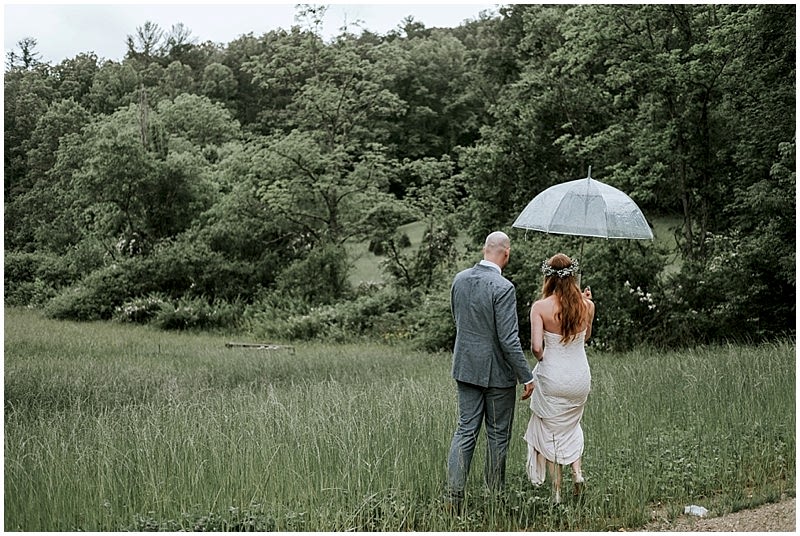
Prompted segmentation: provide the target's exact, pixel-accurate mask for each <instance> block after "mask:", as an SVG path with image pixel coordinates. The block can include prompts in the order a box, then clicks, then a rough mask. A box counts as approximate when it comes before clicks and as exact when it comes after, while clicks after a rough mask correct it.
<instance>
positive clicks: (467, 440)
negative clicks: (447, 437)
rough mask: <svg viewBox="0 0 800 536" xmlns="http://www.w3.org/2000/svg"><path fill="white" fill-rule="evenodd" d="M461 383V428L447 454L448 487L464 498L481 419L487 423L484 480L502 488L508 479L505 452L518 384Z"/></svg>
mask: <svg viewBox="0 0 800 536" xmlns="http://www.w3.org/2000/svg"><path fill="white" fill-rule="evenodd" d="M456 383H457V384H458V427H457V428H456V431H455V434H453V441H452V442H451V444H450V453H449V455H448V457H447V487H448V493H449V495H450V497H451V498H453V499H456V500H459V499H463V497H464V488H465V487H466V483H467V475H468V474H469V467H470V464H471V463H472V454H473V452H474V451H475V444H476V443H477V441H478V434H479V433H480V430H481V424H482V421H485V422H486V438H487V453H486V465H485V467H484V480H485V482H486V485H487V486H488V487H489V489H492V490H501V489H502V488H503V487H504V485H505V479H506V453H507V452H508V444H509V440H510V438H511V425H512V424H513V421H514V405H515V403H516V396H517V395H516V388H515V387H480V386H478V385H472V384H469V383H465V382H456Z"/></svg>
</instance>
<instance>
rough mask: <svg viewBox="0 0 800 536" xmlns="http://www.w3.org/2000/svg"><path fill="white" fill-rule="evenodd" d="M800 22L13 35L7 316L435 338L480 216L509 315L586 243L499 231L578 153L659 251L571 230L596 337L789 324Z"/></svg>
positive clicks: (601, 340) (545, 20) (659, 14)
mask: <svg viewBox="0 0 800 536" xmlns="http://www.w3.org/2000/svg"><path fill="white" fill-rule="evenodd" d="M795 9H796V8H795V6H793V5H741V6H740V5H713V4H703V5H577V6H562V5H528V4H514V5H509V6H504V7H501V8H499V11H498V13H497V14H488V13H487V14H484V15H483V16H481V17H479V18H478V20H475V21H469V22H465V23H464V24H462V25H461V26H459V27H457V28H437V29H433V28H425V27H424V25H422V24H420V23H418V22H415V21H413V20H411V19H406V20H405V21H403V22H402V24H401V25H400V26H399V27H398V29H397V30H396V31H392V32H389V33H388V34H386V35H376V34H373V33H371V32H369V31H364V32H362V33H359V34H354V33H351V32H347V31H343V32H342V33H341V34H340V35H339V36H337V37H335V38H334V39H332V40H330V41H329V42H325V41H323V40H322V38H321V37H320V35H319V34H318V33H317V30H318V28H319V22H320V21H321V20H322V19H323V18H324V17H325V8H324V7H313V6H300V7H299V10H298V18H297V21H298V23H297V25H296V26H295V27H293V28H291V29H289V30H275V31H270V32H267V33H265V34H263V35H259V36H256V35H253V34H248V35H243V36H241V37H240V38H238V39H236V40H234V41H232V42H230V43H227V44H212V43H209V42H205V43H198V42H197V40H196V39H194V38H193V37H192V36H191V31H190V29H188V28H185V27H183V26H181V25H178V26H176V27H174V28H172V29H171V30H170V31H168V32H165V31H163V30H162V29H160V28H159V27H158V26H157V25H155V24H152V23H150V22H145V23H144V24H143V25H142V26H141V27H139V28H137V31H136V32H135V34H134V35H130V36H127V37H128V39H127V44H128V50H127V54H126V55H125V57H124V59H123V60H121V61H104V60H102V59H100V58H97V57H96V56H94V55H93V54H91V53H86V54H80V55H78V56H76V57H75V58H71V59H67V60H65V61H63V62H61V63H60V64H58V65H50V64H46V63H42V62H40V61H38V60H37V53H36V48H35V47H36V42H35V40H32V39H26V40H23V41H22V42H20V43H19V44H18V50H17V49H14V50H13V51H11V52H10V53H9V55H8V58H7V63H6V70H5V73H4V88H5V92H4V99H5V108H4V114H5V115H4V118H5V123H4V124H5V132H4V134H5V154H4V172H5V188H4V200H5V215H4V221H5V248H6V250H5V289H4V290H5V303H6V304H7V305H21V306H31V307H36V308H42V309H43V310H44V311H46V312H47V313H48V314H49V315H50V316H52V317H53V318H65V319H79V320H94V319H111V318H116V319H118V320H121V321H126V322H129V321H134V322H145V321H147V322H152V323H154V324H155V325H159V326H162V327H165V328H169V329H190V328H197V329H208V328H213V329H224V330H245V331H247V332H248V333H252V334H254V335H264V336H270V337H273V336H276V337H292V338H295V337H297V338H300V339H309V338H322V339H327V338H330V337H333V338H335V339H337V340H340V339H341V340H350V339H353V338H358V337H361V336H366V337H373V338H378V339H387V340H396V339H409V338H410V339H413V340H415V341H417V343H418V344H420V345H422V346H424V347H427V348H439V347H447V345H448V343H449V341H450V339H451V337H452V335H451V333H449V330H450V329H452V328H451V327H450V326H449V319H448V315H449V311H448V308H447V307H446V306H445V301H446V299H445V297H446V292H447V287H448V285H449V282H450V281H451V279H452V276H453V275H454V273H455V272H456V271H457V270H458V269H460V268H463V267H466V266H468V265H470V264H472V263H473V262H475V261H476V260H477V259H478V258H479V249H480V244H481V242H482V240H483V238H484V236H485V235H486V234H487V233H488V232H489V231H492V230H495V229H503V230H506V231H508V232H509V234H510V235H512V238H513V239H514V247H515V251H518V252H520V253H523V252H524V253H525V255H520V254H517V253H515V254H514V255H515V256H514V265H513V266H512V267H510V269H509V271H508V275H509V276H510V277H511V278H512V279H513V280H514V282H515V283H516V284H517V288H518V294H519V296H520V303H521V305H520V320H521V322H522V323H523V324H524V323H525V322H526V318H527V310H526V309H525V305H526V304H527V302H528V301H529V300H531V299H533V298H534V297H535V296H536V294H537V293H538V286H539V282H538V281H537V278H538V277H539V276H538V274H537V273H536V266H538V264H539V263H540V262H541V260H542V259H543V258H545V257H548V256H550V255H552V254H553V253H555V252H556V251H564V252H566V253H568V254H570V255H573V256H575V255H577V254H579V252H580V248H579V246H578V242H577V240H575V239H569V238H557V237H556V238H554V237H543V236H536V237H535V238H531V237H530V236H529V237H528V240H527V241H526V240H524V239H523V238H522V233H518V232H516V231H515V230H511V229H510V224H511V223H512V222H513V220H514V218H515V216H516V215H517V214H518V213H519V212H520V211H521V210H522V208H523V207H524V206H525V205H526V204H527V203H528V201H529V200H530V199H531V198H533V197H534V196H535V195H536V194H537V193H538V192H540V191H542V190H543V189H545V188H546V187H548V186H550V185H553V184H555V183H558V182H562V181H566V180H570V179H576V178H579V177H582V176H585V174H586V170H587V168H588V167H589V166H592V168H593V169H594V176H595V177H596V178H598V179H600V180H602V181H604V182H607V183H609V184H611V185H614V186H616V187H618V188H620V189H622V190H623V191H625V192H627V193H629V194H630V195H631V196H632V197H633V198H634V199H635V200H636V201H637V203H638V204H639V205H640V207H641V208H642V209H643V210H644V212H645V214H646V215H647V216H648V218H649V219H650V220H651V222H652V223H653V224H654V225H656V226H658V223H659V222H660V221H667V220H669V221H672V222H674V224H673V226H672V228H671V229H669V230H662V231H661V234H662V235H664V234H665V233H669V234H671V235H673V236H674V238H675V240H674V249H663V248H661V247H660V246H659V245H655V246H644V245H642V244H641V243H629V242H619V241H608V242H602V241H587V243H586V250H585V255H584V256H585V259H581V260H582V261H583V265H584V266H585V267H586V269H587V272H586V274H585V275H586V277H587V279H588V280H590V281H591V283H592V285H593V286H594V287H595V296H596V297H597V302H598V329H597V339H596V344H599V345H601V346H602V347H604V348H608V349H612V348H617V349H625V348H632V347H634V346H636V345H638V344H641V343H644V344H655V345H670V346H674V345H687V346H691V345H694V344H698V343H706V342H722V341H726V340H731V339H737V340H742V341H762V340H770V339H773V338H775V337H782V336H783V335H784V334H789V335H793V334H794V332H795V315H796V309H795V302H796V281H795V232H796V221H795V203H794V199H795V196H794V192H795V190H796V175H795V147H796V140H795V127H796V125H795V53H794V52H795ZM120 38H121V39H122V38H124V36H120ZM662 218H665V220H662ZM410 222H419V225H420V226H421V230H422V231H421V234H420V237H419V239H418V240H414V241H413V247H408V245H409V243H410V242H412V241H410V240H409V239H408V236H407V235H406V234H405V232H404V231H403V229H404V227H403V226H405V225H407V224H409V223H410ZM661 239H663V236H662V237H661ZM526 242H527V243H526ZM353 244H371V246H372V247H371V251H372V252H378V253H380V254H381V255H380V257H378V258H379V259H380V260H382V261H383V272H382V273H380V274H378V275H377V276H376V277H372V276H371V277H370V281H374V282H379V283H380V284H381V285H383V287H382V288H380V289H372V290H370V291H369V292H366V291H364V289H362V288H359V286H360V285H361V283H362V281H361V280H359V279H355V281H354V280H353V274H354V273H355V272H354V268H353V263H354V262H355V259H354V258H353V257H352V256H351V255H350V254H349V252H350V251H352V249H353ZM465 244H466V245H467V248H465V247H464V245H465ZM363 282H364V283H365V284H366V285H367V286H369V284H370V283H369V281H363ZM154 297H155V298H154ZM151 299H156V300H157V301H158V303H159V305H158V307H157V308H156V306H155V305H146V304H147V303H149V302H148V300H151ZM143 307H144V309H143ZM125 311H129V312H130V314H128V313H126V312H125ZM524 332H525V330H524V329H523V337H524V336H526V334H525V333H524Z"/></svg>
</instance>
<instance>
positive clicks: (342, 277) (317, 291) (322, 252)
mask: <svg viewBox="0 0 800 536" xmlns="http://www.w3.org/2000/svg"><path fill="white" fill-rule="evenodd" d="M349 284H350V283H349V281H348V279H347V257H346V256H345V251H344V248H338V247H319V248H315V249H312V250H311V251H309V252H308V255H306V256H305V257H303V258H300V259H298V260H296V261H295V262H293V263H292V264H291V265H290V266H288V267H286V269H285V270H283V271H282V272H281V273H280V275H278V278H277V281H276V288H277V291H278V292H280V293H283V294H285V295H287V296H290V297H292V298H296V299H299V300H301V301H303V302H304V303H308V304H312V305H321V304H329V303H332V302H334V301H336V300H337V299H340V298H342V297H344V296H345V295H346V294H347V293H348V291H349V290H350V288H349Z"/></svg>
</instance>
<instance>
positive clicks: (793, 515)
mask: <svg viewBox="0 0 800 536" xmlns="http://www.w3.org/2000/svg"><path fill="white" fill-rule="evenodd" d="M709 516H713V512H709ZM641 530H642V531H643V532H796V530H797V509H796V506H795V498H794V497H792V498H787V499H784V500H782V501H780V502H777V503H771V504H765V505H763V506H759V507H758V508H753V509H751V510H740V511H739V512H734V513H732V514H726V515H723V516H719V517H703V518H700V517H695V516H689V515H682V516H679V517H678V518H677V519H673V520H672V521H668V520H663V519H662V520H657V521H653V522H651V523H649V524H647V525H645V526H644V527H642V529H641Z"/></svg>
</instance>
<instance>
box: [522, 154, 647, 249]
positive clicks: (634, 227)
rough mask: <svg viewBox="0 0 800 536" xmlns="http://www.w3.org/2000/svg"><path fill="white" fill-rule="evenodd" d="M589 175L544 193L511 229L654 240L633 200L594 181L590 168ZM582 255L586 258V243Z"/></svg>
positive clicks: (526, 208) (526, 209)
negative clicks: (584, 252) (584, 254)
mask: <svg viewBox="0 0 800 536" xmlns="http://www.w3.org/2000/svg"><path fill="white" fill-rule="evenodd" d="M587 175H588V176H587V177H586V178H584V179H578V180H574V181H569V182H564V183H561V184H556V185H555V186H551V187H550V188H548V189H546V190H544V191H543V192H541V193H540V194H539V195H537V196H536V197H534V198H533V200H531V202H530V203H528V206H526V207H525V210H523V211H522V212H521V213H520V215H519V216H517V219H516V220H515V221H514V223H513V224H512V226H513V227H517V228H520V229H531V230H533V231H541V232H543V233H553V234H567V235H576V236H595V237H601V238H627V239H634V240H652V239H653V231H652V230H651V229H650V225H649V224H648V223H647V220H646V219H645V217H644V214H642V211H641V210H640V209H639V207H638V206H637V205H636V203H635V202H634V201H633V199H631V198H630V197H628V195H627V194H625V193H624V192H622V191H621V190H618V189H616V188H614V187H613V186H609V185H608V184H605V183H602V182H600V181H598V180H595V179H593V178H592V168H591V167H589V173H588V174H587ZM580 255H581V257H583V241H581V253H580ZM581 260H583V259H581Z"/></svg>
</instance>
